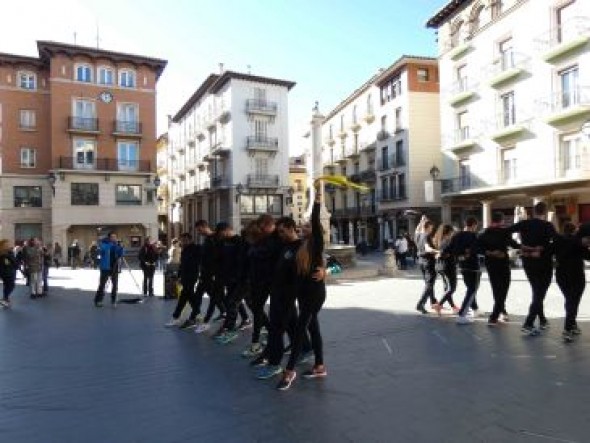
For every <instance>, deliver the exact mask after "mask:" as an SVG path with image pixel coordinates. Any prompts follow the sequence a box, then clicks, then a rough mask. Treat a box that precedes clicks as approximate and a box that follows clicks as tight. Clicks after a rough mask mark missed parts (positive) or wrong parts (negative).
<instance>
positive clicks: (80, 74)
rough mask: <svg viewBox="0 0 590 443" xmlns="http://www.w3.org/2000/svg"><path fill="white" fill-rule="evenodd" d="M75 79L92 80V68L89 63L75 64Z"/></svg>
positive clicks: (87, 81)
mask: <svg viewBox="0 0 590 443" xmlns="http://www.w3.org/2000/svg"><path fill="white" fill-rule="evenodd" d="M75 72H76V81H79V82H85V83H90V82H91V81H92V69H91V68H90V65H76V71H75Z"/></svg>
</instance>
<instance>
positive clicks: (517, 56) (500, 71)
mask: <svg viewBox="0 0 590 443" xmlns="http://www.w3.org/2000/svg"><path fill="white" fill-rule="evenodd" d="M530 61H531V59H530V57H528V56H526V55H524V54H521V53H518V52H512V51H508V52H505V53H503V54H502V55H501V56H500V57H499V58H498V59H496V60H495V61H494V62H493V63H492V64H491V65H490V66H489V67H488V70H487V76H488V78H489V85H490V86H491V87H492V88H498V87H501V86H505V85H507V84H508V83H510V82H513V81H515V80H517V79H518V77H520V75H521V74H522V73H524V72H525V71H526V70H528V69H530Z"/></svg>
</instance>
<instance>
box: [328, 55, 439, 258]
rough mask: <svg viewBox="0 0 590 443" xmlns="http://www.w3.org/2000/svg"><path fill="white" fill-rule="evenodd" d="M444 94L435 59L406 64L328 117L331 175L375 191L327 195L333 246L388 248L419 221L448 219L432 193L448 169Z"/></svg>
mask: <svg viewBox="0 0 590 443" xmlns="http://www.w3.org/2000/svg"><path fill="white" fill-rule="evenodd" d="M438 91H439V83H438V63H437V61H436V60H435V59H432V58H428V57H418V56H402V57H400V58H399V59H398V60H397V61H395V63H393V64H392V65H391V66H389V67H388V68H387V69H383V70H380V72H379V73H378V74H377V75H375V76H374V77H373V78H371V79H370V80H369V81H367V82H366V83H365V84H363V85H362V86H360V87H359V88H358V89H357V90H355V91H354V92H353V93H352V94H351V95H350V96H348V97H347V98H346V99H344V100H343V101H342V102H341V103H340V104H339V105H338V106H336V108H334V109H333V110H332V111H331V112H330V113H329V114H328V115H327V116H326V119H325V122H324V124H323V126H322V133H323V138H324V146H323V161H324V170H325V172H326V173H331V174H337V175H344V176H347V177H348V178H349V179H351V180H353V181H355V182H359V183H364V184H366V185H368V186H369V187H370V188H371V191H370V193H368V194H361V193H359V192H355V191H352V190H343V189H339V188H334V187H330V186H328V187H327V188H326V206H327V208H328V210H329V211H330V212H331V214H332V218H331V224H332V228H333V229H332V230H333V232H332V238H333V241H338V242H340V243H347V244H358V243H359V242H362V241H366V242H367V243H368V244H369V245H370V246H372V247H382V246H383V244H384V243H385V242H387V241H388V240H390V239H391V238H393V237H395V236H396V235H398V234H401V233H404V232H408V231H413V230H414V228H415V223H416V214H418V213H428V214H429V215H430V217H432V218H434V219H440V205H439V203H437V202H436V201H435V200H428V201H427V199H426V198H425V197H426V196H425V192H424V182H425V181H426V180H428V179H429V178H430V175H429V171H430V170H431V168H432V167H433V165H436V164H438V163H440V140H439V130H440V127H439V109H438V103H439V98H438V95H439V92H438ZM334 228H335V229H334Z"/></svg>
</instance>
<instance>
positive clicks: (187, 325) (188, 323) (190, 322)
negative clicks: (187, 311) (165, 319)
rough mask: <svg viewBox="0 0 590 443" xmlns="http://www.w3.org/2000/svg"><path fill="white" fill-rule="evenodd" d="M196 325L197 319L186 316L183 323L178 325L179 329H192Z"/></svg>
mask: <svg viewBox="0 0 590 443" xmlns="http://www.w3.org/2000/svg"><path fill="white" fill-rule="evenodd" d="M196 327H197V321H196V320H195V319H192V318H187V319H186V320H185V321H184V323H183V324H181V325H180V326H179V328H180V329H192V328H196Z"/></svg>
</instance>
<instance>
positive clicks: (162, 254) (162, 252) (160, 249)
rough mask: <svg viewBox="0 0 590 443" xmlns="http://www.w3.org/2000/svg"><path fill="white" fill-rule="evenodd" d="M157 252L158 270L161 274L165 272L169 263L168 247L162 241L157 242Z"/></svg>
mask: <svg viewBox="0 0 590 443" xmlns="http://www.w3.org/2000/svg"><path fill="white" fill-rule="evenodd" d="M156 252H157V253H158V262H157V269H158V271H160V272H163V271H164V266H165V264H166V262H167V259H168V258H167V254H166V252H167V249H166V245H165V244H164V243H162V241H161V240H158V241H157V242H156Z"/></svg>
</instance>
